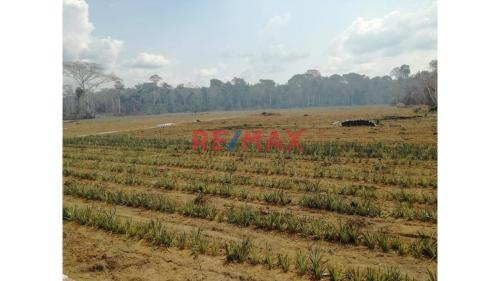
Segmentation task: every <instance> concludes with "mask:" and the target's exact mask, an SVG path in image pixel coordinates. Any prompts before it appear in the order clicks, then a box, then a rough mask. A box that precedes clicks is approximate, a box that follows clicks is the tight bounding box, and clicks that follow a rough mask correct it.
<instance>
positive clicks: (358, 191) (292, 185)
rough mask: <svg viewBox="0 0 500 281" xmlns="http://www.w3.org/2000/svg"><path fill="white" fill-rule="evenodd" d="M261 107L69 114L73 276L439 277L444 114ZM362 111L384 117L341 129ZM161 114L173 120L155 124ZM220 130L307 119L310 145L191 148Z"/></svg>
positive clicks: (67, 264)
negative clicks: (194, 138) (76, 117)
mask: <svg viewBox="0 0 500 281" xmlns="http://www.w3.org/2000/svg"><path fill="white" fill-rule="evenodd" d="M261 112H262V111H258V112H238V113H236V112H221V113H206V114H177V115H158V116H138V117H123V118H117V117H113V118H100V119H95V120H87V121H76V122H71V123H65V124H64V142H63V143H64V147H63V150H64V152H63V157H64V159H63V165H64V167H63V175H64V187H63V190H64V206H63V216H64V238H63V241H64V253H63V254H64V273H65V274H66V275H68V276H69V277H71V278H73V279H76V280H235V279H237V280H320V279H321V280H366V281H368V280H435V278H436V277H435V272H436V268H437V236H436V235H437V234H436V233H437V120H436V119H437V116H436V114H435V113H427V112H425V111H422V112H417V111H416V110H415V109H413V108H396V107H355V108H321V109H308V110H306V109H301V110H273V111H271V112H273V114H271V115H262V114H261ZM268 112H269V111H268ZM389 116H418V117H415V118H409V119H397V118H390V117H389ZM356 118H366V119H377V120H379V124H378V125H377V126H376V127H351V128H345V127H341V126H339V125H338V124H333V125H332V123H334V122H336V121H340V120H344V119H356ZM161 123H174V125H173V126H171V127H167V128H156V127H155V126H156V125H157V124H161ZM214 129H226V130H233V129H244V130H245V129H246V130H253V129H261V130H262V131H263V132H264V135H265V136H267V135H268V133H269V132H270V131H271V130H278V131H280V132H281V131H282V132H284V130H285V129H292V130H296V129H305V132H304V133H303V137H302V138H301V142H302V144H303V147H304V153H302V154H301V155H297V154H288V153H282V152H277V151H273V152H271V153H258V152H249V153H246V154H243V153H241V149H237V150H236V152H233V153H229V152H226V151H223V152H208V153H198V152H194V151H192V150H191V133H192V131H193V130H209V131H211V130H214ZM283 134H284V135H286V134H285V133H283ZM230 137H231V135H230V136H228V138H230ZM284 140H286V138H284Z"/></svg>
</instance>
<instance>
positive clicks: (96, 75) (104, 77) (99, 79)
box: [63, 61, 119, 118]
mask: <svg viewBox="0 0 500 281" xmlns="http://www.w3.org/2000/svg"><path fill="white" fill-rule="evenodd" d="M63 75H64V76H66V77H68V78H71V79H73V80H74V82H75V83H76V84H77V87H78V88H77V93H76V95H77V103H78V105H77V107H78V114H81V110H80V99H81V97H83V96H85V97H86V112H85V116H83V117H86V118H89V117H93V116H94V112H93V109H92V108H93V105H92V99H91V93H92V91H94V90H95V89H97V88H98V87H99V86H101V85H104V84H106V83H110V82H114V81H117V80H119V78H118V77H117V76H116V75H114V74H107V73H104V68H103V67H102V66H101V65H100V64H97V63H93V62H82V61H68V62H64V63H63ZM78 117H82V116H78Z"/></svg>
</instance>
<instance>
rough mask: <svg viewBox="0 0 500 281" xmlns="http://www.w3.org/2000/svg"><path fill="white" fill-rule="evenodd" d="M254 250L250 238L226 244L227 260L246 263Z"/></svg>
mask: <svg viewBox="0 0 500 281" xmlns="http://www.w3.org/2000/svg"><path fill="white" fill-rule="evenodd" d="M252 248H253V245H252V242H251V241H250V239H249V238H245V239H243V240H242V241H240V242H236V243H234V242H233V243H226V244H225V248H224V249H225V251H226V260H227V261H228V262H244V261H245V260H246V259H247V258H248V255H249V254H250V253H251V251H252Z"/></svg>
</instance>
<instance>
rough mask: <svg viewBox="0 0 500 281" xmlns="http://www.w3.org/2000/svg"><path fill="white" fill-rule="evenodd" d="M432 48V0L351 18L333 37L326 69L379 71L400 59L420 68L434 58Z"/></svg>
mask: <svg viewBox="0 0 500 281" xmlns="http://www.w3.org/2000/svg"><path fill="white" fill-rule="evenodd" d="M436 49H437V14H436V5H435V3H432V4H431V6H429V7H427V8H425V9H420V10H416V11H413V12H400V11H393V12H391V13H389V14H387V15H385V16H383V17H380V18H373V19H363V18H358V19H356V20H354V21H353V22H352V24H351V25H350V26H349V27H347V28H346V29H345V30H344V32H342V34H341V35H340V36H339V37H338V38H336V39H335V40H334V47H333V51H332V52H331V55H330V57H329V59H328V67H327V71H328V72H341V71H348V72H351V71H359V72H363V73H365V74H368V75H382V74H388V71H389V70H390V69H391V68H392V67H395V66H397V65H401V64H404V63H406V64H410V66H411V67H412V68H413V69H414V70H417V69H419V70H420V69H423V68H426V66H427V64H428V63H429V61H430V60H432V59H435V58H436V55H437V53H436Z"/></svg>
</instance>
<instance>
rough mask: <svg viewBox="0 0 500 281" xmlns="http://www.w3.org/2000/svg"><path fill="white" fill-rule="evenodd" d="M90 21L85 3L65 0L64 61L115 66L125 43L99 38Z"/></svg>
mask: <svg viewBox="0 0 500 281" xmlns="http://www.w3.org/2000/svg"><path fill="white" fill-rule="evenodd" d="M93 30H94V26H93V25H92V23H91V22H90V21H89V7H88V5H87V3H86V2H85V1H81V0H63V59H64V60H86V61H93V62H97V63H101V64H103V65H105V66H108V67H110V66H113V65H114V63H115V62H116V59H117V57H118V55H119V53H120V51H121V49H122V46H123V41H120V40H116V39H112V38H110V37H107V38H97V37H94V36H93V35H92V31H93Z"/></svg>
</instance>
